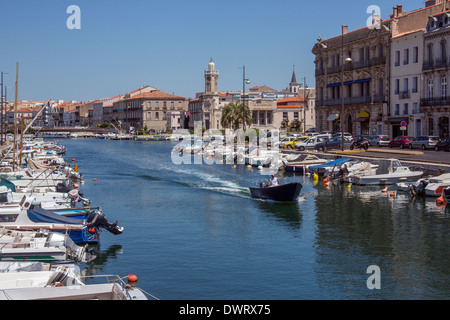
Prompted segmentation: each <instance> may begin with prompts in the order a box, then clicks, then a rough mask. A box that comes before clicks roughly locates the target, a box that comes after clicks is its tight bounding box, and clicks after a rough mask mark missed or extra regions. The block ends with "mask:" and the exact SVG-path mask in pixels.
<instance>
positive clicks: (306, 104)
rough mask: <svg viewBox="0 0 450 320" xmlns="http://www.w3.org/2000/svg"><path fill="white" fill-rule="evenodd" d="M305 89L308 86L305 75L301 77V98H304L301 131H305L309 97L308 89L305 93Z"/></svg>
mask: <svg viewBox="0 0 450 320" xmlns="http://www.w3.org/2000/svg"><path fill="white" fill-rule="evenodd" d="M306 89H309V88H308V85H307V84H306V77H304V78H303V98H304V100H305V105H304V106H303V133H304V134H305V133H306V107H307V106H308V98H309V91H308V93H306Z"/></svg>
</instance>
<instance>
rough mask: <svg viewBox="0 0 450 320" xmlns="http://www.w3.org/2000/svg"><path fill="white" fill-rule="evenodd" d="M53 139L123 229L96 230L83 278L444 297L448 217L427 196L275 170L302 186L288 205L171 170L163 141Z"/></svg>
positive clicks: (257, 295)
mask: <svg viewBox="0 0 450 320" xmlns="http://www.w3.org/2000/svg"><path fill="white" fill-rule="evenodd" d="M59 143H60V144H63V145H65V146H66V147H67V154H66V158H67V159H68V160H70V159H72V158H74V159H75V160H76V161H75V162H73V165H75V164H78V168H79V171H80V172H81V173H82V174H83V176H84V179H85V183H84V184H81V186H80V190H81V192H83V193H84V195H85V196H86V197H88V198H89V199H90V200H91V201H92V205H94V206H101V207H102V209H103V212H104V213H105V214H106V216H107V218H108V219H109V220H110V221H115V220H117V221H118V222H119V225H121V226H123V227H124V233H123V234H122V235H117V236H115V235H112V234H110V233H108V232H107V231H104V232H103V233H102V236H101V241H100V244H99V245H98V246H96V247H95V250H96V251H97V255H98V256H97V258H96V260H94V261H93V262H92V263H90V264H88V265H82V266H81V267H82V269H85V271H87V272H88V273H90V274H96V275H97V274H98V275H100V274H118V275H120V276H124V277H126V276H127V275H128V274H134V275H136V276H137V277H138V282H137V286H138V287H139V288H142V289H143V290H144V291H146V292H149V293H151V294H153V295H154V296H156V297H158V298H159V299H161V300H228V299H231V300H241V299H245V300H260V299H261V300H281V299H282V300H303V299H448V298H450V268H449V265H450V263H449V262H450V261H449V260H450V237H449V233H448V229H449V223H450V216H449V215H450V211H449V208H447V209H441V208H439V207H437V206H436V204H435V202H434V200H429V201H424V200H423V199H417V200H413V201H411V200H410V199H409V197H408V195H406V194H400V193H398V194H397V196H396V197H391V196H390V192H389V193H388V194H385V193H382V192H381V188H380V187H357V186H352V187H350V188H349V187H348V186H347V185H346V184H343V185H341V184H337V185H332V186H329V187H328V188H327V187H325V186H324V185H323V184H322V183H316V184H315V183H314V181H313V179H312V178H311V177H303V176H294V175H286V176H281V175H280V180H281V181H282V182H283V183H284V182H290V181H300V182H302V183H303V188H302V191H301V196H300V198H299V200H298V202H295V203H274V202H270V201H260V200H255V199H252V198H251V197H250V193H249V191H248V187H249V186H256V185H258V184H259V183H260V182H261V181H266V180H267V178H268V177H267V176H263V175H261V174H260V172H258V170H253V171H252V170H250V169H249V168H246V167H245V166H243V165H240V166H237V167H236V168H235V167H234V166H233V165H225V164H216V165H206V164H204V165H187V164H182V165H175V164H173V163H172V161H171V153H170V151H171V149H172V148H173V147H174V146H175V145H176V143H173V142H149V141H146V142H137V141H113V140H83V139H61V140H59ZM95 179H97V181H96V180H95ZM370 266H376V268H378V269H369V272H368V268H369V267H370ZM372 268H373V267H372ZM372 270H378V271H375V272H372ZM377 276H379V277H378V278H377ZM368 280H369V281H368ZM378 280H379V281H378ZM368 282H369V287H371V288H372V289H369V287H368ZM370 284H372V286H370ZM374 284H377V285H379V289H376V288H375V289H373V285H374Z"/></svg>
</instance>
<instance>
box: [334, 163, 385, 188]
mask: <svg viewBox="0 0 450 320" xmlns="http://www.w3.org/2000/svg"><path fill="white" fill-rule="evenodd" d="M344 166H345V165H344ZM377 169H378V165H376V164H373V163H370V162H367V161H357V162H354V163H351V162H349V163H348V165H347V170H348V173H347V175H345V176H344V177H343V178H342V179H343V181H344V182H348V183H355V179H354V177H356V176H358V177H361V176H371V175H375V174H376V173H377Z"/></svg>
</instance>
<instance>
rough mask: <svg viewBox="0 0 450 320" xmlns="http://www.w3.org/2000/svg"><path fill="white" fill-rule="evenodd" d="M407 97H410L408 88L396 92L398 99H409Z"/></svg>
mask: <svg viewBox="0 0 450 320" xmlns="http://www.w3.org/2000/svg"><path fill="white" fill-rule="evenodd" d="M409 97H410V93H409V90H407V91H400V92H399V94H398V98H399V99H409Z"/></svg>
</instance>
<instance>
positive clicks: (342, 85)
mask: <svg viewBox="0 0 450 320" xmlns="http://www.w3.org/2000/svg"><path fill="white" fill-rule="evenodd" d="M341 57H342V58H341V59H342V63H341V115H340V117H339V118H340V122H341V150H342V151H344V62H347V63H349V62H352V61H353V60H352V58H350V57H347V58H345V60H344V34H342V54H341Z"/></svg>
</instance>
